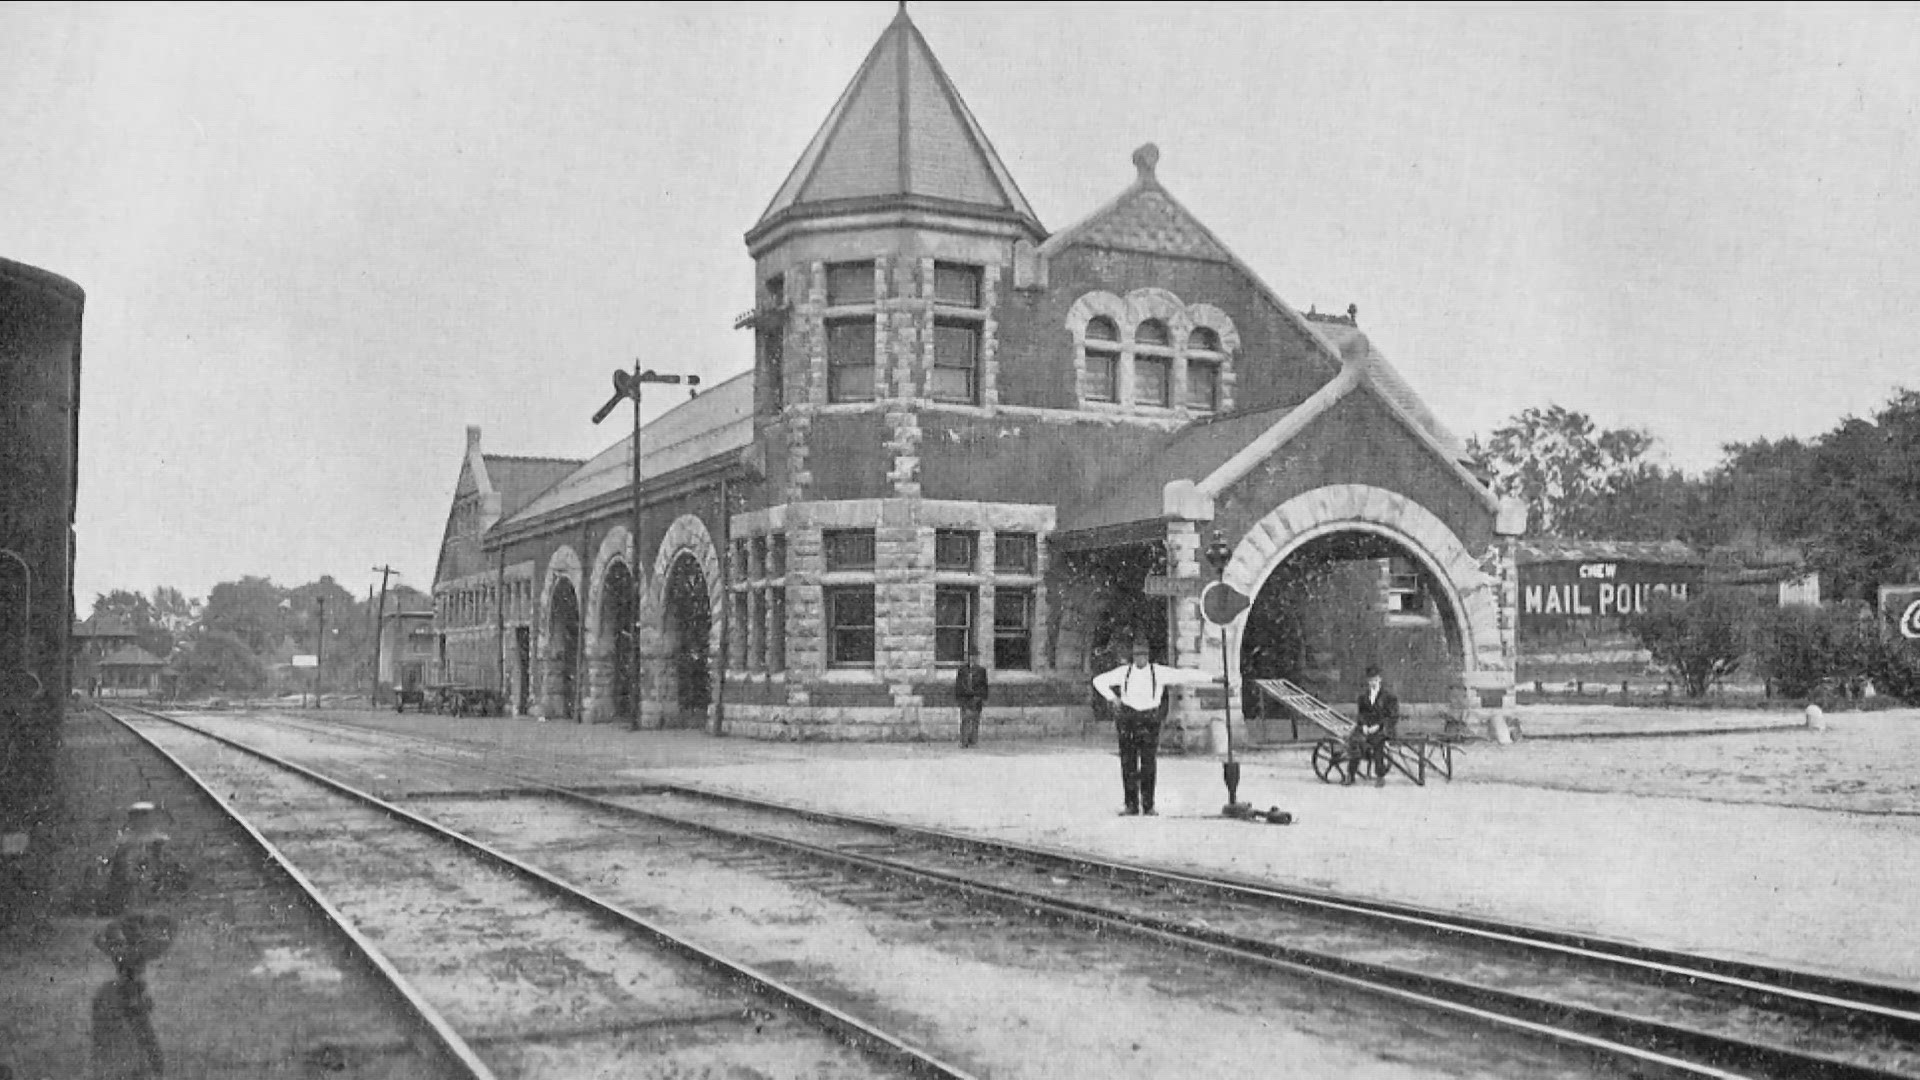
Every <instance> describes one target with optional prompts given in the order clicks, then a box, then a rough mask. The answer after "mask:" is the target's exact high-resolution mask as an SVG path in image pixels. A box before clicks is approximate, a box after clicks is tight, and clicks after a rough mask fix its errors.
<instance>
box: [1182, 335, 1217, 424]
mask: <svg viewBox="0 0 1920 1080" xmlns="http://www.w3.org/2000/svg"><path fill="white" fill-rule="evenodd" d="M1223 358H1224V357H1223V356H1222V354H1221V351H1220V335H1219V334H1216V333H1214V332H1213V331H1212V330H1211V329H1209V328H1207V327H1205V326H1199V327H1195V328H1194V331H1193V333H1191V334H1189V335H1188V336H1187V408H1188V409H1189V410H1190V411H1192V412H1202V413H1210V412H1214V411H1216V410H1218V409H1219V408H1220V361H1221V360H1222V359H1223Z"/></svg>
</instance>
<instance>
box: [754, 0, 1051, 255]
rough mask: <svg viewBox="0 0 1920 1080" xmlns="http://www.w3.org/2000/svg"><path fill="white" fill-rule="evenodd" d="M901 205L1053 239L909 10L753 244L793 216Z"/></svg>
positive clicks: (791, 177)
mask: <svg viewBox="0 0 1920 1080" xmlns="http://www.w3.org/2000/svg"><path fill="white" fill-rule="evenodd" d="M899 207H908V208H921V209H927V210H941V211H947V212H957V213H964V214H973V215H985V216H989V217H996V218H1001V219H1005V220H1009V221H1013V222H1017V223H1020V224H1022V225H1024V226H1026V227H1027V229H1028V230H1029V231H1030V232H1032V233H1033V235H1034V236H1035V237H1036V238H1039V237H1044V236H1045V235H1046V232H1045V230H1044V229H1042V228H1041V227H1040V222H1039V219H1038V218H1036V217H1035V216H1034V213H1033V208H1032V207H1030V206H1028V205H1027V199H1026V196H1024V195H1022V194H1020V188H1019V186H1018V185H1016V184H1015V183H1014V182H1013V177H1012V176H1011V175H1010V174H1009V173H1008V172H1007V167H1006V165H1004V164H1003V163H1001V161H1000V155H999V154H997V153H995V152H994V149H993V144H991V143H989V142H988V141H987V136H986V133H985V132H983V131H981V130H980V124H979V122H978V121H976V120H975V119H974V118H973V113H972V112H970V111H969V110H968V109H967V105H966V102H964V101H961V100H960V93H959V91H957V90H955V89H954V87H953V82H952V80H950V79H948V78H947V73H946V72H945V71H944V70H943V69H942V68H941V67H940V61H938V60H936V59H935V58H934V55H933V50H932V49H930V48H929V47H928V46H927V39H926V38H924V37H922V36H921V35H920V30H919V28H918V27H916V26H914V25H913V20H912V19H910V18H908V17H907V11H906V5H905V4H902V5H901V7H900V13H899V14H898V15H896V16H895V17H894V20H893V22H892V23H890V24H889V25H888V26H887V29H886V32H885V33H883V34H881V35H880V40H879V41H877V42H875V43H874V46H873V51H871V52H869V53H868V54H867V59H866V62H865V63H863V64H861V65H860V71H859V73H858V74H856V75H854V77H853V81H852V82H851V83H849V84H848V85H847V88H846V90H845V91H844V92H843V93H841V95H840V100H839V101H837V102H835V103H834V106H833V111H832V112H830V113H828V114H827V121H826V123H824V124H822V125H821V126H820V131H819V132H818V133H817V134H815V135H814V137H813V141H812V142H810V143H808V144H807V149H806V152H805V153H803V154H801V155H800V160H799V162H798V163H797V164H795V165H794V167H793V171H792V172H791V173H789V174H788V176H787V179H786V182H785V183H783V184H781V185H780V191H779V193H778V194H776V195H775V196H774V197H773V202H772V203H770V204H768V206H767V209H766V212H765V213H763V214H761V215H760V221H759V223H757V224H756V225H754V227H753V229H752V230H750V231H749V232H748V233H747V241H748V243H749V244H752V243H753V242H754V241H755V240H756V239H757V238H759V237H761V236H764V235H766V233H767V232H769V231H770V230H771V229H773V228H774V227H775V226H777V225H779V224H780V223H782V222H785V221H788V220H791V219H793V218H800V217H819V216H825V215H832V214H841V213H860V212H868V211H873V210H882V209H892V208H899Z"/></svg>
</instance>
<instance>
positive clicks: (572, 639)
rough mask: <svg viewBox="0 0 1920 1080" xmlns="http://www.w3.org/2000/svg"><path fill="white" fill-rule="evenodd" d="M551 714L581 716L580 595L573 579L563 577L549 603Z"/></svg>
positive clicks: (548, 693) (566, 717) (560, 717)
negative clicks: (575, 588)
mask: <svg viewBox="0 0 1920 1080" xmlns="http://www.w3.org/2000/svg"><path fill="white" fill-rule="evenodd" d="M547 612H548V613H547V650H546V669H547V670H546V698H547V715H548V716H549V717H550V718H552V719H557V720H577V719H579V718H580V597H579V594H577V593H576V592H575V591H574V588H573V582H571V581H568V580H567V579H565V578H562V579H560V580H559V581H558V582H556V583H555V584H554V586H553V598H552V599H551V600H550V601H549V603H548V605H547Z"/></svg>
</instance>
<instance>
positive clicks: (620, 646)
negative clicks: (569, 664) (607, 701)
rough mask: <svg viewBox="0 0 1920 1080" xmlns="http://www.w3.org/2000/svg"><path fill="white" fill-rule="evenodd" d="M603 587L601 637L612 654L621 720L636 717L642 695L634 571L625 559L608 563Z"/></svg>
mask: <svg viewBox="0 0 1920 1080" xmlns="http://www.w3.org/2000/svg"><path fill="white" fill-rule="evenodd" d="M600 587H601V588H602V589H603V590H605V591H604V593H603V595H602V597H601V600H600V626H599V634H598V637H599V640H600V641H602V642H605V643H606V647H607V649H608V650H609V652H610V654H611V655H610V656H609V660H610V662H611V668H612V679H611V683H612V685H611V688H610V689H611V690H612V699H613V702H612V703H613V715H614V717H615V718H617V719H620V720H632V719H633V718H634V715H635V713H634V702H635V701H637V700H638V698H639V680H638V679H636V678H635V677H634V672H635V667H634V662H633V634H634V610H635V608H634V595H633V572H632V571H630V570H628V569H627V564H626V563H625V562H616V563H614V564H613V565H612V566H610V567H608V569H607V576H606V579H605V581H604V583H603V584H602V585H601V586H600Z"/></svg>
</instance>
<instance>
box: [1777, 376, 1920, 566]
mask: <svg viewBox="0 0 1920 1080" xmlns="http://www.w3.org/2000/svg"><path fill="white" fill-rule="evenodd" d="M1802 503H1803V505H1805V507H1806V510H1807V515H1808V519H1809V520H1808V522H1807V528H1806V532H1807V533H1808V534H1809V537H1808V561H1809V562H1810V563H1811V564H1812V565H1813V567H1814V568H1815V569H1816V570H1819V571H1820V573H1821V575H1822V579H1823V581H1824V582H1825V583H1826V585H1827V589H1828V591H1829V592H1830V593H1831V594H1832V595H1836V596H1841V597H1847V598H1852V599H1861V600H1871V599H1873V597H1874V596H1875V594H1876V592H1877V590H1878V587H1879V586H1880V585H1890V584H1896V583H1899V582H1904V581H1911V580H1914V578H1915V577H1916V575H1920V392H1916V391H1912V390H1902V391H1900V392H1899V393H1898V394H1896V395H1895V396H1894V398H1893V400H1892V401H1890V402H1889V403H1888V404H1887V405H1886V407H1885V408H1883V409H1881V410H1880V411H1879V412H1878V413H1876V414H1874V417H1873V419H1872V420H1861V419H1858V418H1849V419H1847V420H1846V421H1844V422H1842V423H1841V424H1840V426H1839V427H1837V428H1835V429H1834V430H1832V431H1830V432H1828V433H1827V434H1825V435H1823V436H1821V438H1820V440H1819V442H1818V444H1817V446H1816V450H1815V453H1814V456H1813V460H1812V467H1811V468H1810V469H1809V470H1808V474H1807V479H1806V487H1805V493H1804V497H1803V499H1802Z"/></svg>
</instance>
